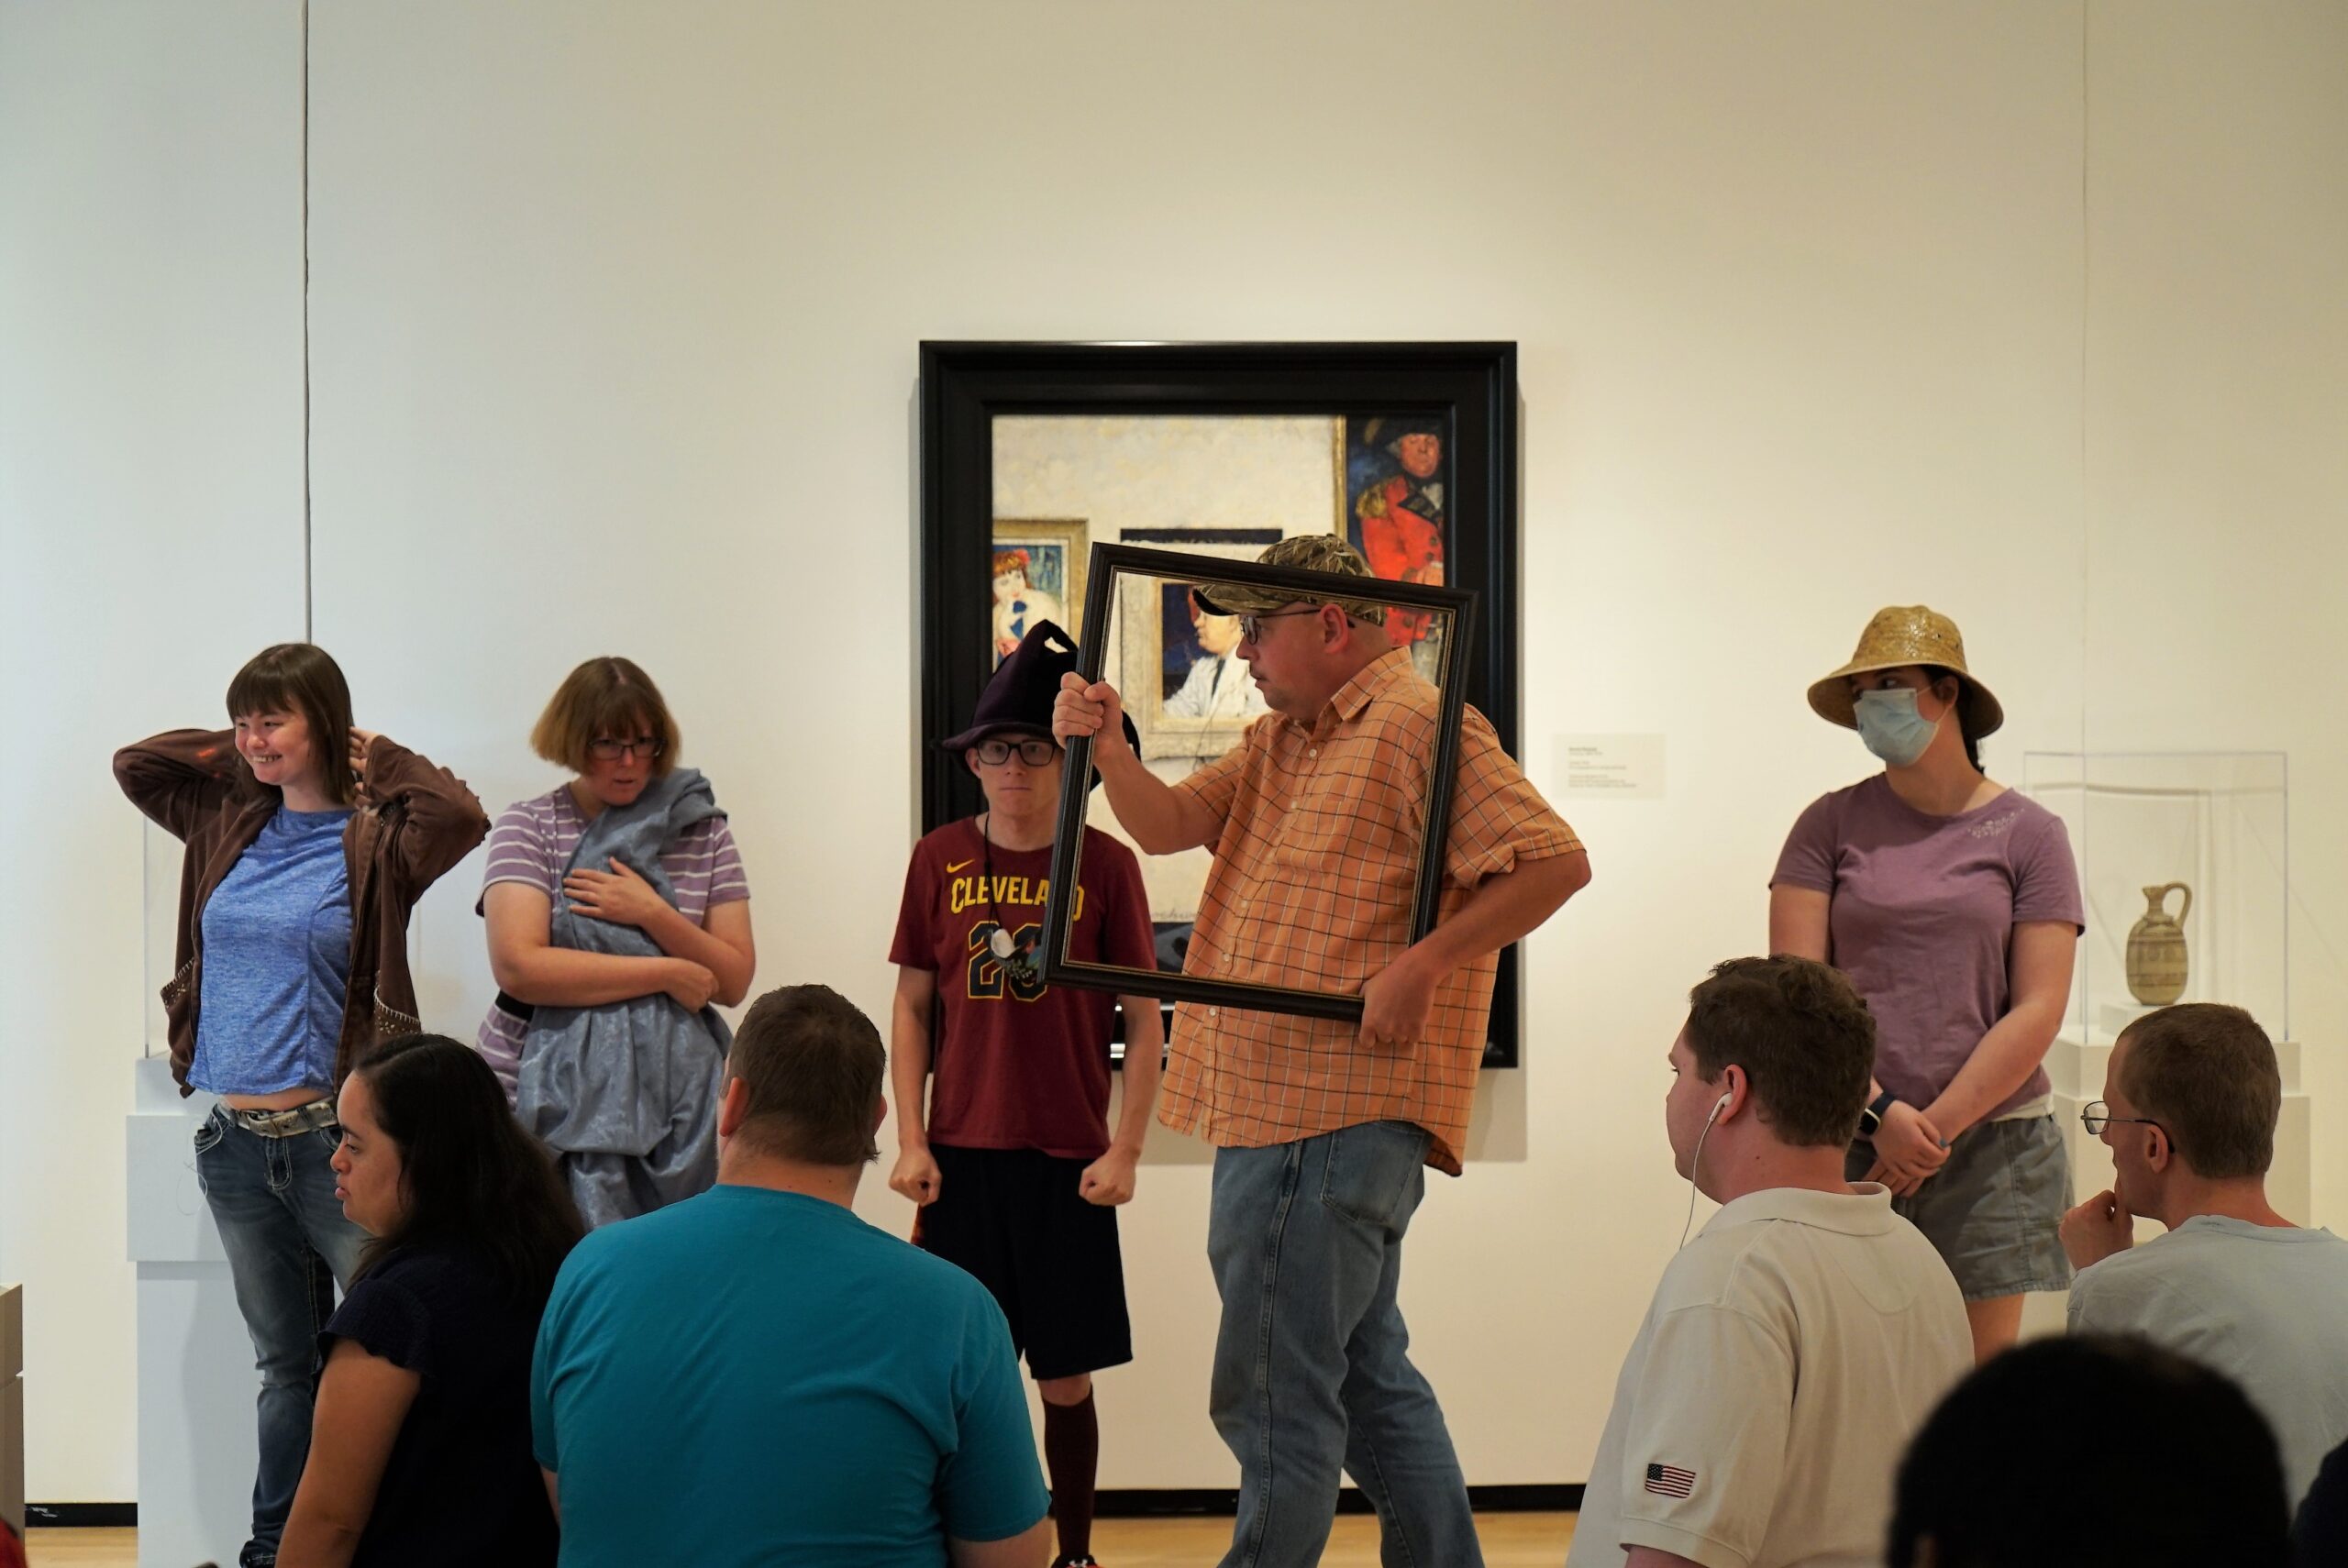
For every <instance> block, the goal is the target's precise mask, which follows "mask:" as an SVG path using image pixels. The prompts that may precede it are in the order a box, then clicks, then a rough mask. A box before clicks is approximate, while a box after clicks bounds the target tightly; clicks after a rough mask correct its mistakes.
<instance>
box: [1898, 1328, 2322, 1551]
mask: <svg viewBox="0 0 2348 1568" xmlns="http://www.w3.org/2000/svg"><path fill="white" fill-rule="evenodd" d="M1893 1498H1894V1501H1893V1510H1892V1520H1891V1536H1890V1541H1889V1545H1888V1551H1887V1559H1886V1560H1887V1562H1888V1568H2217V1565H2218V1564H2224V1565H2225V1568H2284V1565H2285V1564H2287V1562H2289V1556H2288V1552H2289V1547H2288V1544H2287V1537H2288V1531H2289V1528H2290V1515H2289V1510H2288V1505H2287V1503H2286V1502H2285V1500H2284V1496H2283V1462H2282V1458H2281V1455H2280V1453H2279V1452H2278V1451H2277V1449H2276V1445H2275V1436H2274V1433H2273V1432H2271V1431H2270V1430H2267V1426H2266V1421H2265V1418H2264V1417H2262V1416H2260V1415H2259V1413H2258V1412H2257V1410H2256V1409H2254V1408H2253V1407H2252V1405H2251V1403H2250V1401H2249V1399H2248V1398H2246V1397H2244V1396H2243V1392H2242V1390H2241V1389H2240V1388H2238V1387H2236V1386H2234V1384H2233V1383H2232V1380H2230V1379H2228V1378H2226V1377H2224V1376H2222V1375H2220V1374H2218V1373H2215V1372H2212V1371H2210V1369H2209V1368H2207V1367H2205V1366H2202V1365H2201V1364H2198V1362H2193V1361H2188V1360H2187V1359H2186V1358H2184V1357H2183V1356H2179V1355H2176V1354H2174V1353H2170V1352H2168V1351H2165V1350H2161V1349H2159V1348H2157V1347H2155V1346H2154V1345H2153V1344H2151V1343H2149V1342H2146V1341H2143V1340H2137V1339H2121V1338H2111V1337H2107V1336H2102V1335H2095V1334H2080V1335H2075V1336H2071V1337H2068V1338H2064V1339H2046V1340H2035V1341H2032V1342H2030V1343H2027V1344H2024V1345H2021V1346H2019V1347H2017V1348H2015V1349H2013V1350H2010V1351H2008V1352H2006V1353H2004V1354H2002V1355H2000V1356H1998V1357H1996V1358H1995V1359H1994V1360H1992V1361H1990V1362H1988V1363H1987V1364H1984V1365H1983V1366H1981V1367H1980V1368H1979V1369H1978V1370H1977V1371H1976V1372H1975V1373H1973V1375H1971V1376H1969V1377H1967V1378H1966V1380H1965V1381H1964V1382H1962V1383H1960V1384H1958V1385H1957V1386H1956V1387H1955V1389H1953V1390H1951V1392H1950V1393H1949V1396H1948V1397H1947V1398H1945V1399H1944V1400H1942V1401H1941V1404H1940V1408H1938V1409H1936V1410H1934V1411H1933V1414H1932V1416H1931V1418H1930V1419H1927V1420H1926V1421H1925V1423H1924V1426H1923V1430H1922V1431H1919V1432H1918V1433H1917V1434H1916V1438H1915V1441H1913V1442H1911V1443H1910V1444H1909V1446H1908V1454H1907V1457H1906V1458H1905V1459H1904V1460H1903V1461H1901V1463H1900V1466H1899V1479H1898V1481H1897V1483H1896V1484H1895V1486H1894V1493H1893Z"/></svg>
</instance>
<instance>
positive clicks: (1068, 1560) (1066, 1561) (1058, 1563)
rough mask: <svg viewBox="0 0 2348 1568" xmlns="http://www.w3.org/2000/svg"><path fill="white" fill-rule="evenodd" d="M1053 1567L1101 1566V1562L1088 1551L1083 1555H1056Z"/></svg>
mask: <svg viewBox="0 0 2348 1568" xmlns="http://www.w3.org/2000/svg"><path fill="white" fill-rule="evenodd" d="M1052 1568H1101V1564H1100V1563H1099V1562H1096V1561H1094V1559H1093V1556H1092V1553H1091V1552H1090V1551H1088V1552H1086V1553H1085V1554H1084V1555H1083V1556H1081V1557H1055V1558H1053V1559H1052Z"/></svg>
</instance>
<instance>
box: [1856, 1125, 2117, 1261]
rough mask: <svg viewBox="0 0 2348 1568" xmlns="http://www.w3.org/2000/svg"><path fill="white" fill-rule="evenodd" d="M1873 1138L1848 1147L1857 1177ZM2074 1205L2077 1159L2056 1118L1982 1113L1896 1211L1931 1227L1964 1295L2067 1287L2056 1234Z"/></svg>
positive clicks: (1927, 1230)
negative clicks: (1986, 1117) (1997, 1117)
mask: <svg viewBox="0 0 2348 1568" xmlns="http://www.w3.org/2000/svg"><path fill="white" fill-rule="evenodd" d="M1874 1164H1875V1145H1874V1144H1872V1143H1868V1142H1866V1140H1865V1139H1861V1140H1859V1141H1858V1142H1857V1143H1853V1144H1852V1145H1851V1153H1850V1157H1849V1160H1848V1162H1847V1163H1846V1164H1845V1165H1844V1170H1845V1172H1846V1174H1847V1175H1848V1176H1849V1178H1850V1179H1851V1180H1853V1181H1857V1180H1859V1179H1860V1178H1862V1177H1864V1176H1866V1174H1867V1168H1868V1167H1869V1166H1870V1165H1874ZM2070 1207H2071V1158H2070V1155H2069V1154H2068V1153H2066V1151H2065V1149H2064V1147H2063V1133H2062V1131H2061V1129H2059V1128H2058V1127H2056V1126H2055V1124H2054V1118H2053V1117H2052V1116H2033V1117H2031V1118H2029V1119H2028V1120H2026V1121H1985V1122H1983V1123H1982V1124H1981V1125H1980V1126H1978V1127H1972V1128H1967V1129H1966V1131H1965V1132H1961V1133H1959V1134H1958V1135H1957V1139H1956V1142H1955V1143H1953V1144H1951V1145H1950V1147H1949V1151H1948V1163H1947V1164H1945V1165H1942V1166H1941V1168H1940V1169H1939V1170H1938V1171H1936V1172H1934V1173H1933V1175H1932V1176H1929V1177H1927V1178H1926V1179H1925V1182H1924V1185H1923V1186H1922V1187H1918V1188H1917V1189H1916V1190H1915V1191H1914V1192H1913V1193H1911V1194H1910V1195H1909V1196H1908V1197H1906V1198H1893V1199H1892V1200H1891V1208H1892V1211H1893V1212H1894V1213H1896V1214H1898V1215H1899V1216H1900V1217H1901V1218H1903V1219H1905V1220H1908V1222H1909V1223H1911V1224H1912V1225H1914V1226H1915V1227H1916V1229H1918V1230H1919V1231H1922V1232H1923V1233H1924V1238H1925V1240H1927V1241H1929V1242H1932V1243H1933V1249H1934V1250H1935V1251H1937V1252H1938V1253H1940V1254H1941V1259H1942V1261H1943V1262H1944V1263H1946V1264H1948V1271H1949V1273H1951V1274H1953V1275H1956V1287H1957V1288H1958V1289H1959V1290H1960V1291H1962V1292H1964V1294H1965V1298H1966V1300H1967V1301H1987V1300H1991V1299H1994V1298H1995V1297H2000V1296H2020V1295H2021V1294H2023V1293H2024V1292H2026V1291H2032V1290H2068V1289H2069V1288H2070V1287H2071V1262H2070V1260H2069V1259H2068V1258H2066V1257H2065V1256H2064V1255H2063V1240H2062V1237H2061V1235H2060V1234H2059V1231H2060V1227H2061V1226H2062V1223H2063V1212H2064V1210H2066V1209H2068V1208H2070Z"/></svg>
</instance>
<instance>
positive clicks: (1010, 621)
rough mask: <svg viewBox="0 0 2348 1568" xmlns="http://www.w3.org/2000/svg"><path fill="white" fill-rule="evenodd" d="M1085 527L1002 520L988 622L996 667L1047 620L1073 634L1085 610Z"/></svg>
mask: <svg viewBox="0 0 2348 1568" xmlns="http://www.w3.org/2000/svg"><path fill="white" fill-rule="evenodd" d="M1085 534H1086V530H1085V525H1084V523H1083V522H1082V521H1081V520H1080V519H1073V518H1051V519H1042V518H997V519H996V520H995V525H994V563H993V570H992V572H991V580H990V582H989V591H991V594H992V595H993V600H994V602H993V607H992V610H991V615H990V618H989V621H988V626H989V631H990V635H991V638H992V641H993V644H994V657H993V659H992V661H991V663H992V664H1001V663H1002V661H1003V660H1004V659H1005V658H1006V657H1010V654H1011V651H1012V650H1013V648H1016V647H1017V646H1019V643H1020V639H1022V638H1023V637H1024V636H1026V635H1027V634H1028V632H1029V631H1030V630H1031V629H1032V628H1033V627H1034V626H1035V625H1036V624H1037V623H1038V622H1042V621H1050V622H1053V623H1055V624H1058V626H1059V627H1060V629H1061V630H1063V631H1065V632H1067V633H1068V634H1069V635H1070V636H1075V637H1080V636H1082V635H1084V630H1083V628H1082V627H1081V626H1080V625H1078V624H1077V622H1078V620H1079V619H1080V617H1081V615H1082V613H1083V610H1084V562H1085V552H1086V550H1087V548H1088V543H1087V540H1086V537H1085Z"/></svg>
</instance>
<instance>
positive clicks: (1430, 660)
mask: <svg viewBox="0 0 2348 1568" xmlns="http://www.w3.org/2000/svg"><path fill="white" fill-rule="evenodd" d="M1447 423H1448V422H1447V421H1445V420H1444V419H1442V418H1439V417H1431V416H1430V417H1420V416H1416V415H1403V416H1395V415H1389V414H1368V415H1363V414H1356V415H1353V416H1351V417H1349V418H1348V419H1347V420H1346V459H1345V474H1346V480H1345V483H1346V537H1347V538H1348V539H1350V540H1352V541H1353V544H1354V547H1355V548H1357V549H1358V550H1360V551H1361V553H1362V556H1363V558H1365V559H1367V560H1368V562H1369V569H1370V570H1371V571H1372V572H1374V573H1376V574H1377V575H1378V576H1379V577H1382V578H1387V579H1390V580H1393V581H1397V582H1424V583H1430V584H1433V585H1434V586H1437V587H1440V586H1442V584H1443V580H1444V558H1445V541H1446V538H1447V533H1448V530H1447V525H1446V523H1445V511H1444V497H1445V493H1446V492H1447V491H1448V490H1449V488H1450V484H1449V481H1450V471H1449V464H1450V453H1449V449H1448V447H1449V440H1448V437H1449V432H1448V428H1447ZM1386 629H1387V633H1388V635H1390V636H1391V637H1392V638H1393V639H1394V642H1395V646H1398V647H1407V648H1409V649H1410V650H1411V658H1412V663H1413V664H1415V665H1416V666H1417V667H1418V670H1419V673H1420V674H1421V675H1423V676H1425V677H1427V678H1428V679H1434V676H1435V672H1436V671H1437V670H1439V669H1440V668H1442V663H1443V649H1442V646H1441V645H1440V642H1439V640H1438V639H1439V635H1440V634H1438V633H1437V632H1435V630H1434V625H1433V623H1432V622H1431V621H1430V619H1429V617H1427V616H1426V615H1424V614H1422V613H1411V612H1409V611H1398V612H1396V613H1393V614H1391V615H1390V616H1389V617H1388V618H1387V623H1386Z"/></svg>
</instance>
